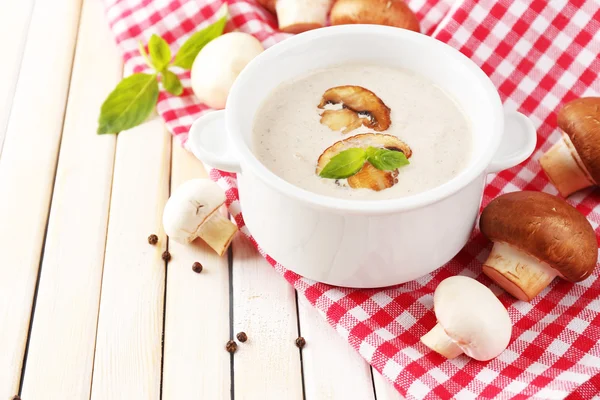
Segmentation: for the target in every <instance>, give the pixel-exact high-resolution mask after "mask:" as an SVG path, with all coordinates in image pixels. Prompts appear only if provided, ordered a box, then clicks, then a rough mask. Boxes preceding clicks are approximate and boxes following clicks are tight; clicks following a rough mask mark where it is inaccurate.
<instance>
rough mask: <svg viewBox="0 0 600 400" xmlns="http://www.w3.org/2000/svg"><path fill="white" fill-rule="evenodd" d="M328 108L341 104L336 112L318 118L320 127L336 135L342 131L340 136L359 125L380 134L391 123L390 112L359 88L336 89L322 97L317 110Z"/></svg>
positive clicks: (377, 100) (329, 111)
mask: <svg viewBox="0 0 600 400" xmlns="http://www.w3.org/2000/svg"><path fill="white" fill-rule="evenodd" d="M331 104H341V105H342V109H340V110H325V111H324V112H323V114H321V123H322V124H324V125H327V126H329V128H330V129H332V130H334V131H337V130H340V129H342V128H343V127H345V128H346V129H344V131H343V133H349V132H351V131H353V130H354V129H356V128H358V127H359V126H360V124H362V125H364V126H365V127H367V128H370V129H373V130H375V131H378V132H381V131H385V130H386V129H388V128H389V127H390V125H391V123H392V121H391V119H390V111H391V110H390V108H389V107H388V106H386V105H385V103H384V102H383V101H381V99H380V98H379V97H377V95H376V94H375V93H373V92H371V91H370V90H368V89H365V88H364V87H361V86H350V85H347V86H336V87H332V88H330V89H327V90H326V91H325V93H323V97H322V98H321V102H320V103H319V105H318V106H317V107H318V108H320V109H324V108H325V106H327V105H331Z"/></svg>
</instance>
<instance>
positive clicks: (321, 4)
mask: <svg viewBox="0 0 600 400" xmlns="http://www.w3.org/2000/svg"><path fill="white" fill-rule="evenodd" d="M331 4H332V0H277V2H276V3H275V9H276V10H277V19H278V20H279V29H281V30H282V31H284V32H288V33H300V32H304V31H308V30H311V29H316V28H322V27H323V26H325V23H326V22H327V13H328V12H329V9H330V8H331Z"/></svg>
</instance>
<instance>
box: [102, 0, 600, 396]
mask: <svg viewBox="0 0 600 400" xmlns="http://www.w3.org/2000/svg"><path fill="white" fill-rule="evenodd" d="M408 3H409V5H410V7H411V8H412V9H413V10H414V11H415V12H416V13H417V15H418V17H419V19H420V21H421V26H422V30H423V32H425V33H427V34H430V35H432V36H434V37H436V38H437V39H439V40H441V41H443V42H446V43H448V44H449V45H451V46H453V47H455V48H457V49H459V50H460V51H461V52H463V53H464V54H466V55H467V56H468V57H470V58H471V59H472V60H474V61H475V62H476V63H477V64H478V65H480V66H481V68H482V69H483V70H484V71H485V72H486V73H487V74H488V75H489V76H490V77H491V79H492V81H493V82H494V84H495V85H496V87H497V88H498V91H499V93H500V95H501V97H502V99H503V101H504V103H505V106H506V108H508V109H518V110H519V111H520V112H522V113H524V114H525V115H527V116H529V117H530V118H531V119H532V120H533V122H534V124H535V125H536V127H537V129H538V146H537V150H536V152H535V153H534V155H533V157H532V158H531V159H530V160H528V161H526V162H525V163H523V164H521V165H520V166H518V167H515V168H512V169H510V170H507V171H503V172H501V173H499V174H498V175H494V176H492V177H490V179H489V185H488V186H487V188H486V190H485V194H484V199H483V205H484V206H485V205H486V204H487V203H488V202H489V201H490V200H491V199H493V198H495V197H496V196H498V195H499V194H501V193H506V192H511V191H515V190H522V189H527V190H539V191H545V192H549V193H552V194H556V193H557V191H556V189H555V188H554V187H553V186H552V185H551V184H550V183H549V182H548V179H547V178H546V176H545V175H544V173H543V171H542V170H541V169H540V166H539V164H538V159H539V157H540V155H541V154H542V153H543V152H545V151H546V150H548V149H549V148H550V146H551V145H552V144H553V143H554V142H556V141H557V140H558V139H559V137H560V134H559V132H558V129H557V127H556V111H557V109H558V108H559V106H560V104H563V103H564V102H566V101H569V100H572V99H573V98H576V97H581V96H591V95H595V96H598V95H600V79H599V76H598V72H599V71H600V59H599V53H600V23H599V22H598V21H600V3H599V2H598V0H591V1H584V0H571V1H567V0H551V1H546V0H531V1H524V0H514V1H509V0H501V1H494V0H481V1H473V0H455V1H453V0H409V1H408ZM221 4H222V2H221V1H209V0H195V1H192V0H191V1H184V0H165V1H155V2H152V1H150V0H137V1H127V0H120V1H118V0H117V1H116V0H106V5H107V14H108V17H109V21H110V25H111V28H112V30H113V32H114V34H115V37H116V40H117V42H118V44H119V46H120V48H121V50H122V52H123V56H124V58H125V60H126V72H132V71H142V70H144V68H145V66H144V62H143V60H142V59H141V57H139V56H138V54H137V41H138V40H142V41H144V42H146V41H147V40H148V39H149V37H150V35H151V34H153V33H157V34H160V35H161V36H162V37H164V38H165V39H166V40H167V41H168V42H169V43H170V44H171V46H172V47H173V48H174V49H175V48H177V47H178V46H180V45H181V44H182V43H183V42H184V41H185V39H186V38H187V37H188V36H189V34H190V33H191V32H194V31H196V30H198V29H200V28H202V27H203V26H205V25H206V24H208V23H210V22H213V21H214V20H215V12H216V11H217V9H218V8H219V7H220V5H221ZM228 4H229V12H230V15H231V18H230V21H229V23H228V27H227V29H228V30H234V29H238V30H241V31H244V32H248V33H251V34H253V35H254V36H256V37H257V38H258V39H259V40H261V41H262V43H263V44H264V45H265V47H268V46H270V45H272V44H274V43H276V42H278V41H280V40H283V39H285V38H286V36H287V35H286V34H282V33H279V32H277V30H276V21H275V18H274V17H273V16H272V15H270V14H269V13H268V12H267V11H265V10H263V9H262V8H260V7H259V6H257V4H256V3H255V2H254V1H253V0H230V1H228ZM180 77H181V78H182V81H183V84H184V86H185V87H186V89H185V92H184V95H183V96H182V97H173V96H170V95H168V94H166V93H161V95H160V98H159V104H158V111H159V113H160V115H161V116H162V118H163V119H164V120H165V122H166V124H167V127H168V129H169V130H170V131H171V132H172V133H173V134H174V135H175V136H176V137H177V138H179V139H181V142H182V143H185V141H186V139H187V131H188V129H189V126H190V125H191V123H192V122H193V121H194V120H195V119H196V118H197V117H198V116H200V115H201V114H202V113H204V112H206V111H208V109H207V108H206V107H205V106H203V105H201V104H198V103H197V101H196V100H195V99H194V97H193V95H192V91H191V89H190V88H189V73H181V74H180ZM211 177H212V178H213V179H214V180H216V181H218V182H219V183H220V184H221V185H222V186H223V187H224V188H225V189H226V190H227V196H228V205H229V208H230V211H231V213H232V214H233V216H234V217H235V219H236V221H237V223H238V225H239V226H240V228H241V230H242V232H243V233H244V234H246V235H248V237H249V238H250V240H252V241H253V242H254V240H253V239H252V236H251V232H248V230H247V229H246V227H245V225H244V221H243V217H242V215H241V213H240V206H239V199H238V192H237V188H236V180H235V175H232V174H228V173H223V172H220V171H217V170H213V171H211ZM569 202H570V203H571V204H573V205H575V206H576V207H577V208H578V209H579V211H581V212H582V213H583V214H584V215H586V216H587V217H588V219H589V220H590V222H591V223H592V226H593V227H594V229H595V230H596V232H597V233H600V228H599V223H600V206H599V204H600V196H599V195H598V193H597V192H594V191H590V190H588V191H584V192H582V193H579V194H576V195H574V196H572V197H571V198H570V199H569ZM254 244H255V245H257V244H256V243H255V242H254ZM257 247H258V245H257ZM258 248H259V247H258ZM489 248H490V244H489V243H488V242H487V241H486V240H485V239H484V238H483V237H482V235H481V234H480V233H479V232H478V231H475V232H474V233H473V235H472V238H471V240H470V241H469V243H468V244H467V245H466V246H465V248H464V249H463V250H462V251H461V252H460V253H459V254H458V255H457V256H456V257H455V258H454V260H452V261H451V262H450V263H448V264H447V265H446V266H444V267H442V268H440V269H438V270H436V271H435V272H433V273H432V274H430V275H427V276H424V277H423V278H421V279H418V280H416V281H413V282H409V283H406V284H403V285H400V286H396V287H391V288H385V289H373V290H364V289H348V288H338V287H333V286H329V285H325V284H322V283H318V282H314V281H311V280H308V279H305V278H302V277H300V276H298V275H297V274H295V273H293V272H291V271H288V270H286V269H285V267H284V266H282V265H280V264H278V263H277V262H276V261H275V260H273V259H272V258H270V257H269V256H268V255H266V254H264V253H263V255H264V257H265V258H266V259H267V260H268V261H269V262H270V263H271V265H273V266H274V267H275V269H276V270H277V271H278V272H279V273H280V274H281V275H283V276H284V277H285V278H286V279H287V280H288V281H289V282H290V283H291V284H292V285H293V286H294V287H295V288H296V290H297V291H298V293H299V294H300V295H302V296H305V297H306V298H307V299H308V301H309V302H310V303H311V304H313V305H314V306H315V307H316V308H317V309H318V310H319V311H320V312H321V314H322V315H323V316H324V317H325V318H326V319H327V321H328V322H329V323H330V324H331V325H332V326H333V328H334V329H335V330H336V331H337V332H338V333H339V334H340V335H341V336H342V337H343V338H344V339H345V340H347V341H348V343H350V344H351V345H352V346H353V347H354V348H355V349H356V350H357V351H358V352H359V353H360V354H361V355H362V356H363V357H364V358H365V359H366V360H367V361H368V362H369V363H370V364H371V365H373V367H375V368H376V369H377V370H378V371H380V372H381V373H382V374H383V375H384V376H385V377H386V378H388V379H389V380H390V381H392V382H393V383H394V385H395V387H396V388H397V389H398V391H399V392H400V393H401V394H402V395H404V396H405V397H407V398H409V399H422V398H428V399H435V398H442V399H447V398H459V399H475V398H502V399H504V398H519V399H525V398H536V399H558V398H565V397H567V396H568V397H569V398H573V399H591V398H594V396H599V393H600V375H599V374H600V279H598V278H599V275H600V268H597V269H596V271H595V273H594V274H593V275H592V276H591V277H589V278H588V279H586V280H585V281H583V282H579V283H577V284H571V283H567V282H564V281H560V280H556V281H555V282H554V283H553V284H552V285H551V286H550V288H548V289H546V290H545V291H544V292H542V294H541V295H540V296H538V297H537V298H535V299H534V300H533V301H532V302H531V303H525V302H520V301H516V300H515V299H513V298H512V297H511V296H510V295H508V294H506V293H505V294H502V295H500V299H501V301H502V302H503V303H504V304H505V305H506V307H507V308H508V310H509V313H510V317H511V319H512V321H513V323H514V329H513V336H512V340H511V343H510V345H509V347H508V349H507V350H506V351H505V352H504V353H502V354H501V355H500V356H499V357H498V358H496V359H494V360H491V361H489V362H479V361H475V360H471V359H469V358H467V357H466V356H461V357H458V358H456V359H453V360H447V359H445V358H443V357H441V356H439V355H438V354H436V353H434V352H432V351H430V350H429V349H427V348H426V347H425V346H423V345H422V344H421V343H420V342H419V338H420V337H421V336H422V335H423V334H424V333H426V332H427V331H428V330H429V329H431V328H432V327H433V326H434V324H435V315H434V313H433V311H432V306H433V292H434V290H435V288H436V286H437V285H438V283H439V282H440V281H441V280H443V279H444V278H446V277H448V276H452V275H455V274H462V275H467V276H471V277H474V278H476V279H478V280H480V281H481V282H483V283H484V284H486V285H489V286H493V285H491V282H490V281H489V280H488V279H487V278H486V277H485V276H484V275H482V273H481V263H482V261H484V260H485V258H486V256H487V254H488V252H489ZM259 250H260V248H259ZM495 289H498V288H495ZM499 292H501V291H500V290H499ZM341 367H342V368H343V366H341ZM599 398H600V397H599Z"/></svg>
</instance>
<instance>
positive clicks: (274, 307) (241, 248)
mask: <svg viewBox="0 0 600 400" xmlns="http://www.w3.org/2000/svg"><path fill="white" fill-rule="evenodd" d="M233 255H234V258H233V304H234V311H233V321H234V323H233V328H234V336H235V334H236V333H237V332H240V331H244V332H246V334H247V335H248V341H247V342H246V343H238V350H237V352H236V353H235V355H234V361H233V365H234V381H235V385H234V388H235V398H236V400H246V399H248V400H254V399H261V400H269V399H273V400H281V399H286V400H295V399H302V375H301V365H300V354H299V351H298V349H297V348H296V345H295V339H296V337H297V336H298V329H297V319H296V302H295V292H294V290H293V288H292V287H291V286H290V285H289V284H288V283H287V282H286V281H285V280H284V279H283V278H282V277H281V276H280V275H279V274H277V272H276V271H275V270H274V269H273V268H272V267H271V266H270V265H269V264H268V263H267V262H266V261H265V260H264V259H263V258H262V257H261V256H260V255H259V254H258V253H257V252H256V250H255V249H254V248H253V247H252V245H251V244H250V242H249V241H248V240H247V239H246V238H245V237H244V236H243V235H238V236H237V237H236V239H235V240H234V242H233ZM223 345H225V343H224V342H223Z"/></svg>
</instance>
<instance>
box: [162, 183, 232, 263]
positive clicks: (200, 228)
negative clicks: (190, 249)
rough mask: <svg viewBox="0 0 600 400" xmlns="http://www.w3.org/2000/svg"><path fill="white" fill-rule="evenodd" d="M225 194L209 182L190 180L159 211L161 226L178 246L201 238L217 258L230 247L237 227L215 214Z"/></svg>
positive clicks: (218, 213) (217, 213) (223, 200)
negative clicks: (161, 217) (161, 214)
mask: <svg viewBox="0 0 600 400" xmlns="http://www.w3.org/2000/svg"><path fill="white" fill-rule="evenodd" d="M223 203H225V192H224V191H223V189H221V188H220V187H219V185H217V184H216V183H214V182H213V181H211V180H210V179H192V180H189V181H187V182H184V183H183V184H182V185H181V186H179V187H178V188H177V189H175V190H174V191H173V193H172V194H171V197H170V198H169V200H168V201H167V204H166V205H165V209H164V211H163V227H164V228H165V232H166V234H167V235H169V239H173V240H175V241H177V242H180V243H191V242H193V241H194V240H195V239H196V238H198V237H199V238H201V239H202V240H204V241H205V242H206V244H208V245H209V246H210V247H211V248H212V249H213V250H214V251H216V252H217V253H218V254H219V255H220V256H222V255H223V254H225V251H226V250H227V248H228V247H229V245H230V244H231V241H232V240H233V237H234V235H235V234H236V232H237V231H238V228H237V226H236V225H235V224H234V223H233V222H231V221H230V220H229V219H227V218H225V217H224V216H223V215H221V213H220V212H219V208H220V207H221V205H223Z"/></svg>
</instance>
